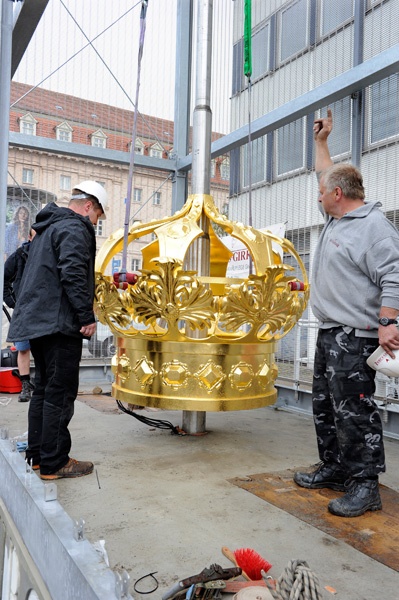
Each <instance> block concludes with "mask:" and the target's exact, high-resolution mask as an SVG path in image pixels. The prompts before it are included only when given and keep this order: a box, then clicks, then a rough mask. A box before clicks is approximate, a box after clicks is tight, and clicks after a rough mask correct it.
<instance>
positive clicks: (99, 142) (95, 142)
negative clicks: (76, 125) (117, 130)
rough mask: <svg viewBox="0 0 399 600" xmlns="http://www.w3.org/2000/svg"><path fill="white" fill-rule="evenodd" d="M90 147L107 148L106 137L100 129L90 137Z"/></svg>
mask: <svg viewBox="0 0 399 600" xmlns="http://www.w3.org/2000/svg"><path fill="white" fill-rule="evenodd" d="M91 145H92V146H94V147H95V148H106V147H107V136H106V135H105V133H104V132H103V131H101V129H98V130H97V131H95V132H94V133H93V134H92V136H91Z"/></svg>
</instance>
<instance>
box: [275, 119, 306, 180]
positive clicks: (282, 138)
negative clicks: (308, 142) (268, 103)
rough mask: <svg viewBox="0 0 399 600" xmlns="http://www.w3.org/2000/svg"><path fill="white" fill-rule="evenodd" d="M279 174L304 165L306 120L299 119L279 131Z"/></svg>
mask: <svg viewBox="0 0 399 600" xmlns="http://www.w3.org/2000/svg"><path fill="white" fill-rule="evenodd" d="M277 136H278V137H277V141H278V151H277V174H278V175H283V174H284V173H289V172H291V171H296V170H297V169H301V168H302V167H303V166H304V158H305V156H304V155H305V152H304V150H305V143H304V121H303V119H298V120H297V121H294V122H293V123H289V124H288V125H285V126H284V127H281V128H280V129H279V130H278V132H277Z"/></svg>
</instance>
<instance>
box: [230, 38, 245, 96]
mask: <svg viewBox="0 0 399 600" xmlns="http://www.w3.org/2000/svg"><path fill="white" fill-rule="evenodd" d="M243 60H244V59H243V41H242V40H240V41H239V42H237V44H235V45H234V46H233V77H232V90H231V93H232V94H237V92H240V91H241V90H242V88H243V78H244V63H243Z"/></svg>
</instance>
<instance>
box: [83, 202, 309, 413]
mask: <svg viewBox="0 0 399 600" xmlns="http://www.w3.org/2000/svg"><path fill="white" fill-rule="evenodd" d="M206 221H207V222H208V225H206V226H204V223H206ZM200 225H201V226H200ZM212 225H215V231H216V229H217V231H218V234H220V235H223V233H225V234H229V235H230V236H232V237H235V238H237V239H238V240H240V241H241V242H242V243H243V244H244V246H245V247H246V248H247V249H248V251H249V253H250V255H251V259H252V261H251V263H252V270H253V273H251V274H250V275H249V276H248V277H245V278H242V279H231V278H228V277H227V276H226V269H227V265H228V262H229V260H230V258H231V256H232V252H231V251H230V250H229V249H228V248H227V247H226V246H225V245H224V244H223V237H218V235H216V233H215V231H214V229H213V227H212ZM202 227H204V231H203V229H202ZM204 232H205V233H204ZM220 232H221V233H220ZM150 234H153V235H154V236H155V237H154V239H153V240H152V241H151V242H150V243H149V244H147V245H146V246H144V247H143V249H142V269H141V271H140V273H139V274H138V275H139V276H138V280H137V282H136V283H135V284H134V285H130V284H129V285H127V289H124V290H122V289H118V288H117V287H116V286H115V285H114V283H113V279H112V277H111V276H110V275H106V274H105V272H106V270H107V268H108V265H109V263H110V262H111V259H112V258H113V256H115V255H116V254H118V253H119V252H121V250H122V246H123V241H124V232H123V230H122V229H120V230H118V231H117V232H115V233H113V234H112V235H111V236H110V237H109V238H108V240H107V241H106V242H105V244H104V245H103V246H102V248H100V251H99V253H98V256H97V260H96V291H95V310H96V313H97V315H98V318H99V319H100V321H101V322H103V323H106V324H107V325H109V327H110V328H111V330H112V331H113V333H114V335H115V337H116V341H117V355H116V357H114V361H113V370H114V373H115V375H116V382H115V384H114V385H113V393H114V394H116V397H117V398H120V399H123V400H127V399H128V400H129V401H131V402H132V403H138V404H140V403H141V404H142V405H144V406H156V407H159V408H166V409H167V408H172V409H176V407H179V408H181V409H183V410H191V409H192V406H195V407H196V408H195V410H202V409H198V406H201V405H202V402H203V403H204V406H205V407H206V408H204V410H207V409H208V410H240V409H246V408H258V407H259V406H264V405H266V404H270V403H272V402H274V401H275V398H276V391H275V389H274V382H275V379H276V377H277V372H278V371H277V365H276V363H275V357H274V353H275V350H276V343H277V340H279V339H280V338H282V337H283V336H285V335H286V334H287V333H288V332H289V331H290V330H291V329H292V328H293V327H294V326H295V324H296V323H297V321H298V319H299V318H300V317H301V315H302V313H303V311H304V309H305V308H306V304H307V301H308V297H309V284H308V279H307V273H306V270H305V267H304V265H303V263H302V261H301V258H300V257H299V255H298V253H297V252H296V250H295V248H294V246H293V245H292V243H291V242H289V241H288V240H286V239H284V238H279V237H277V236H275V235H273V234H272V233H270V232H267V231H259V230H257V229H255V228H253V227H249V226H246V225H244V224H242V223H236V222H234V221H231V220H229V219H228V218H227V217H226V216H225V215H223V214H221V213H220V212H219V211H218V209H217V208H216V206H215V204H214V202H213V199H212V197H211V196H208V195H206V194H195V195H192V196H189V197H188V199H187V201H186V203H185V205H184V206H183V208H182V209H181V210H179V211H178V212H176V213H175V214H174V215H172V216H170V217H165V218H163V219H159V220H154V221H151V222H150V223H138V224H135V225H133V226H132V227H131V228H130V230H129V234H128V243H129V244H131V243H132V242H134V241H135V240H136V239H139V238H142V237H144V236H148V235H150ZM200 238H202V239H203V240H204V243H205V245H206V244H208V249H209V264H208V265H207V266H206V267H205V268H204V269H203V271H202V272H197V271H196V270H195V269H190V268H188V267H187V256H188V255H189V251H190V252H191V246H192V244H193V243H194V242H196V240H199V239H200ZM276 247H277V248H279V249H280V250H279V252H277V251H276ZM284 255H288V256H290V262H293V263H295V262H296V271H295V273H300V275H299V279H298V277H297V276H295V275H294V269H293V267H291V266H288V265H286V264H284V263H283V261H282V258H281V257H283V256H284ZM292 283H294V285H291V284H292ZM131 365H135V366H134V368H133V373H134V377H130V372H131V370H132V369H131ZM154 365H157V367H156V368H155V366H154ZM158 365H162V367H161V366H158ZM158 373H159V375H158ZM254 373H256V375H254ZM158 377H159V378H160V380H159V384H160V385H159V386H155V384H156V382H157V379H158ZM227 378H228V381H229V382H230V385H224V382H225V380H226V379H227ZM126 382H127V385H126V386H125V385H123V387H122V386H121V385H120V384H125V383H126ZM130 396H131V398H130ZM193 410H194V409H193Z"/></svg>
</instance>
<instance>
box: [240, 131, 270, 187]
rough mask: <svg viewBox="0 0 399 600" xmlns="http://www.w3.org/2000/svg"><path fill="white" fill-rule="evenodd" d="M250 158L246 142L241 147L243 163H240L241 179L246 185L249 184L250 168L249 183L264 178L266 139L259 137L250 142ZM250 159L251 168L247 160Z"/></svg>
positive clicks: (257, 181) (263, 179)
mask: <svg viewBox="0 0 399 600" xmlns="http://www.w3.org/2000/svg"><path fill="white" fill-rule="evenodd" d="M251 143H252V159H251V154H250V153H249V152H248V144H246V145H245V146H244V148H243V164H242V173H243V177H242V181H243V186H244V187H247V186H249V184H250V170H252V178H251V179H252V181H251V183H259V182H260V181H265V179H266V139H265V137H264V136H263V137H260V138H258V139H257V140H253V141H252V142H251ZM250 160H251V163H252V169H251V165H250V163H249V161H250Z"/></svg>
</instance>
